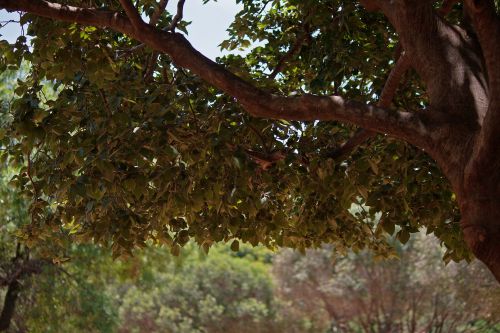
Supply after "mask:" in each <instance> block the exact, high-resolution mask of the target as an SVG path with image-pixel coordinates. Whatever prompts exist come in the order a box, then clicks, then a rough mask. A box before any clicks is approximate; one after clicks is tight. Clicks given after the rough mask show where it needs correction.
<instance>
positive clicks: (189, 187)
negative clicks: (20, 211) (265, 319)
mask: <svg viewBox="0 0 500 333" xmlns="http://www.w3.org/2000/svg"><path fill="white" fill-rule="evenodd" d="M455 2H457V1H446V3H445V6H444V9H443V10H442V11H440V12H437V10H436V9H435V8H434V6H435V5H438V4H437V3H436V2H435V1H430V0H425V1H414V0H399V1H384V0H363V1H361V4H360V3H358V2H354V1H341V0H325V1H292V0H290V1H251V0H248V1H247V0H245V1H242V4H243V6H244V7H243V10H242V11H241V12H240V13H239V14H238V15H237V17H236V18H235V21H234V22H233V24H232V26H231V28H230V34H231V37H230V39H229V40H228V41H226V42H224V43H223V45H222V46H223V47H225V48H227V49H229V50H232V49H235V48H238V47H250V51H249V53H248V55H247V56H245V57H242V56H237V55H230V56H227V57H226V58H225V59H220V60H219V64H217V63H215V62H213V61H211V60H209V59H208V58H206V57H204V56H203V55H202V54H200V53H199V52H197V51H196V50H195V49H193V48H192V46H191V45H190V44H189V42H188V41H187V39H186V38H185V36H184V35H183V34H181V33H179V32H177V30H179V31H183V29H185V26H186V22H182V17H183V3H184V1H179V2H178V6H177V10H176V11H174V12H172V13H170V12H168V11H166V10H165V6H164V5H165V3H166V2H165V1H162V2H159V3H157V2H155V1H151V0H141V1H138V2H137V3H136V6H134V4H132V2H130V1H129V0H120V1H111V0H110V1H101V0H96V1H83V2H82V1H79V0H74V1H73V0H65V1H60V2H47V1H43V0H1V1H0V7H2V8H5V9H8V10H11V11H21V12H22V13H25V14H24V15H23V16H22V19H21V21H22V23H23V24H27V25H28V26H27V30H26V31H27V33H28V34H29V35H30V36H31V38H32V39H31V42H30V43H31V47H28V46H27V43H26V38H25V37H20V38H19V39H18V41H17V43H15V44H14V45H9V44H8V43H6V42H4V43H3V44H2V45H1V48H2V64H3V67H4V68H11V67H16V66H19V64H20V63H21V61H22V59H27V60H29V61H30V62H31V64H32V67H31V69H30V73H29V74H28V76H27V78H26V79H25V80H23V81H22V82H19V86H18V88H17V89H16V95H17V98H16V100H15V101H14V102H13V103H12V105H11V108H10V112H11V114H12V119H13V120H12V122H11V123H10V124H9V126H8V127H7V129H8V130H7V135H6V137H5V138H4V139H3V140H2V144H3V145H4V146H5V147H7V148H8V152H7V153H6V154H4V155H5V156H7V157H4V158H7V159H8V160H9V163H11V164H12V165H17V166H18V167H19V169H20V173H19V175H18V177H17V178H16V179H15V182H16V184H17V186H19V188H20V190H21V191H23V192H24V193H25V194H27V195H30V196H31V197H32V198H33V200H32V208H31V212H32V214H31V216H32V223H31V224H30V225H29V226H28V227H27V228H26V229H25V238H26V241H28V242H36V241H37V240H39V239H40V236H41V235H43V238H45V239H47V238H48V237H49V236H48V235H47V234H48V233H49V232H48V231H47V230H56V229H58V228H65V229H67V230H72V231H71V233H72V234H73V235H74V238H76V239H78V240H81V241H88V240H91V239H92V240H94V241H96V242H100V243H103V244H109V243H112V247H113V250H114V253H115V254H116V255H121V254H124V253H127V252H130V250H131V249H132V248H133V247H136V246H139V247H141V246H144V244H145V242H146V240H148V239H152V240H153V241H154V242H158V243H165V244H168V245H169V246H171V248H172V251H173V252H174V253H176V252H178V249H179V246H182V245H184V244H185V243H186V242H187V241H188V239H189V238H194V239H195V240H196V241H197V242H198V243H199V244H200V245H202V246H203V247H205V248H206V249H208V247H209V246H210V245H211V244H213V243H214V242H219V241H223V240H225V241H230V240H232V239H234V238H237V239H240V240H243V241H244V242H250V243H251V244H254V245H256V244H258V243H262V244H265V245H267V246H291V247H295V248H299V249H304V248H306V247H311V246H319V245H320V244H321V243H323V242H328V243H331V244H334V246H335V247H337V248H339V249H343V248H353V249H354V250H358V249H361V248H365V247H369V248H371V249H373V250H374V251H376V252H377V253H379V254H387V253H388V252H390V249H389V248H388V244H387V242H386V237H385V236H384V235H383V230H385V231H388V232H389V233H392V232H394V230H396V229H395V228H394V226H395V225H398V226H399V228H397V230H398V237H399V239H400V240H401V241H402V242H403V243H404V242H405V241H407V240H408V238H409V234H410V233H412V232H415V231H417V229H418V228H419V227H420V226H422V225H425V226H426V227H427V228H428V230H430V231H431V232H434V233H435V234H436V235H437V236H438V237H439V238H440V239H441V241H442V242H443V243H444V244H445V245H446V246H447V248H448V252H447V254H446V258H447V259H454V260H460V259H462V258H468V257H469V256H470V254H469V253H468V251H467V250H466V248H465V246H464V244H463V239H465V241H466V243H467V245H468V248H469V249H470V250H472V252H473V253H474V254H475V255H476V256H477V257H478V258H479V259H481V260H482V261H483V262H484V263H485V264H486V265H487V266H488V267H489V268H490V270H491V271H492V272H493V274H494V275H495V276H496V277H497V279H500V259H499V256H500V251H499V246H500V245H499V244H500V243H499V242H498V239H499V234H500V222H499V221H500V219H499V217H500V206H499V205H498V199H497V198H498V194H499V192H500V187H499V184H500V181H499V179H498V175H499V174H500V173H498V169H499V165H500V162H499V161H498V154H496V151H495V149H496V147H497V146H498V145H497V144H498V140H499V137H498V136H499V135H500V134H499V133H500V131H499V130H498V114H499V113H498V112H497V108H498V105H497V103H498V100H497V99H498V98H497V96H500V94H498V93H497V91H496V90H497V89H498V85H499V83H498V81H499V80H498V78H497V76H498V75H499V73H500V71H499V69H498V60H497V57H496V54H497V47H498V45H500V44H499V43H498V42H497V36H498V35H499V34H497V33H492V32H496V31H498V29H499V23H498V17H497V13H496V9H495V6H494V3H493V1H491V0H481V1H472V0H466V1H464V2H463V3H462V2H460V3H458V4H457V6H456V7H452V5H453V4H454V3H455ZM451 8H454V9H453V10H452V11H451V13H450V14H449V15H447V16H445V14H446V13H447V12H448V11H449V10H448V9H451ZM367 10H369V11H371V12H368V11H367ZM374 11H375V12H374ZM47 18H48V19H47ZM143 19H145V20H146V21H144V20H143ZM257 41H260V44H259V43H256V42H257ZM397 45H399V46H397ZM394 54H396V56H395V55H394ZM398 54H400V55H401V57H400V56H398ZM396 58H399V59H400V61H395V59H396ZM394 63H396V65H394V66H393V64H394ZM391 67H395V68H396V69H397V70H395V71H396V74H397V73H398V71H400V70H401V67H403V69H404V68H405V67H410V68H412V69H413V70H412V72H411V73H410V74H409V75H408V77H407V79H406V81H404V82H403V84H402V85H401V89H400V93H399V94H398V95H397V97H396V98H395V99H394V103H393V104H392V105H390V107H389V104H390V103H389V102H388V101H387V100H385V99H384V98H382V97H383V96H384V91H383V89H382V87H383V86H384V82H385V78H386V77H389V78H391V77H393V76H394V75H396V74H393V75H389V74H388V73H389V69H390V68H391ZM403 72H404V71H403ZM396 76H398V77H400V76H401V75H400V74H398V75H396ZM44 79H48V80H53V82H54V83H55V85H56V88H57V89H58V92H59V93H58V95H57V97H56V98H55V99H52V100H50V99H45V98H44V96H43V94H42V93H41V89H42V84H41V83H42V80H44ZM396 81H399V79H398V80H396ZM393 83H394V82H392V81H391V80H390V79H389V81H388V82H387V85H386V89H385V91H386V90H387V89H389V90H392V91H393V90H394V87H393ZM391 87H392V88H391ZM396 87H397V84H396ZM332 94H333V95H332ZM390 95H391V94H390ZM340 96H342V97H340ZM354 98H355V99H357V100H360V101H361V102H356V101H354V100H353V99H354ZM379 98H380V99H381V100H380V101H379V106H378V107H376V106H374V103H375V102H376V101H377V100H378V99H379ZM389 101H390V99H389ZM243 110H245V111H246V112H247V113H246V114H245V113H243V112H242V111H243ZM265 119H275V121H270V120H265ZM339 122H340V123H339ZM349 124H350V125H349ZM352 125H356V126H360V127H363V128H365V129H367V130H368V131H369V132H370V131H371V132H378V133H384V134H387V136H380V137H377V138H376V139H375V140H373V142H372V143H371V144H370V145H369V146H368V147H366V148H365V149H364V150H362V151H359V152H354V153H352V154H350V155H349V154H347V155H346V153H349V152H350V151H351V150H352V149H351V148H349V147H354V146H355V145H353V144H352V143H353V141H349V136H350V135H351V133H352V132H353V130H354V129H353V128H352ZM363 136H364V137H365V138H366V137H370V136H373V134H370V133H368V134H366V132H364V134H363V135H361V137H363ZM359 137H360V135H359V134H358V135H355V136H354V141H355V142H359V141H363V140H359ZM402 142H406V143H407V144H404V143H402ZM344 144H345V145H344ZM347 148H349V149H347ZM339 149H340V152H341V154H339ZM332 150H333V152H332ZM330 157H334V158H330ZM335 158H336V159H335ZM352 204H363V205H365V206H366V207H369V209H366V210H365V211H363V212H361V213H359V214H356V215H353V214H351V213H350V212H349V208H350V207H351V205H352ZM459 208H460V213H461V215H460V216H459ZM377 213H381V214H382V216H381V219H380V221H381V222H380V223H377V222H374V221H377V220H375V219H374V217H375V214H377ZM459 221H461V223H459ZM461 233H463V235H464V236H465V237H464V238H463V237H462V234H461ZM54 237H55V238H57V236H54Z"/></svg>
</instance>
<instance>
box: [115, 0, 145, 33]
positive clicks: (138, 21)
mask: <svg viewBox="0 0 500 333" xmlns="http://www.w3.org/2000/svg"><path fill="white" fill-rule="evenodd" d="M120 3H121V5H122V7H123V9H124V10H125V13H126V14H127V17H128V18H129V19H130V21H131V22H132V26H133V27H134V29H135V30H140V28H141V26H142V25H143V24H144V21H143V20H142V18H141V15H140V14H139V12H138V11H137V9H136V8H135V6H134V4H133V3H132V2H131V1H130V0H120Z"/></svg>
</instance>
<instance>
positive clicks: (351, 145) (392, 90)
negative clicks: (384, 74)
mask: <svg viewBox="0 0 500 333" xmlns="http://www.w3.org/2000/svg"><path fill="white" fill-rule="evenodd" d="M409 68H410V60H409V57H408V56H407V55H406V54H405V53H404V52H403V53H402V54H401V56H400V57H399V59H398V61H397V62H396V65H394V68H393V69H392V70H391V73H390V74H389V77H388V78H387V80H386V82H385V85H384V88H383V89H382V93H381V94H380V99H379V102H378V103H377V104H378V106H379V107H381V108H388V107H389V106H390V104H391V102H392V99H393V98H394V95H395V94H396V91H397V89H398V86H399V83H400V82H401V79H402V77H403V75H404V74H405V73H406V71H407V70H408V69H409ZM376 134H377V133H376V132H373V131H369V130H366V129H363V128H362V129H359V130H358V131H357V132H356V133H355V134H354V135H353V136H352V137H351V138H350V139H349V140H347V142H346V143H344V144H343V145H342V146H341V147H340V148H338V149H335V150H333V151H331V152H328V153H326V154H325V156H326V157H327V158H333V159H337V158H340V157H342V156H344V155H346V154H348V153H351V152H352V151H353V150H354V149H356V147H358V146H359V145H361V144H363V143H364V142H365V141H366V140H368V139H371V138H373V137H374V136H375V135H376Z"/></svg>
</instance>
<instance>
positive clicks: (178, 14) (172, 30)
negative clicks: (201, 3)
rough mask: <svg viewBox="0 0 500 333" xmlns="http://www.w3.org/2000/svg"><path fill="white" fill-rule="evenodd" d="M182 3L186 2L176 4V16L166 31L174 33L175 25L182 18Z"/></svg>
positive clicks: (181, 1)
mask: <svg viewBox="0 0 500 333" xmlns="http://www.w3.org/2000/svg"><path fill="white" fill-rule="evenodd" d="M184 2H186V0H179V2H177V14H175V16H174V18H173V19H172V22H171V23H170V25H169V26H168V28H167V30H170V31H171V32H174V31H175V28H177V25H178V24H179V22H180V21H181V20H182V18H183V16H184Z"/></svg>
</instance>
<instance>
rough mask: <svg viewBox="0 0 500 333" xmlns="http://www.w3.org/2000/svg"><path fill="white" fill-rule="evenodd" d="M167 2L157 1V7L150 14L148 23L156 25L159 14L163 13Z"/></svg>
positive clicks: (164, 0) (163, 0)
mask: <svg viewBox="0 0 500 333" xmlns="http://www.w3.org/2000/svg"><path fill="white" fill-rule="evenodd" d="M167 4H168V0H160V2H159V3H158V7H157V8H156V10H155V12H154V13H153V15H151V18H150V19H149V25H156V23H158V21H159V20H160V17H161V14H163V12H164V11H165V8H167Z"/></svg>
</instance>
